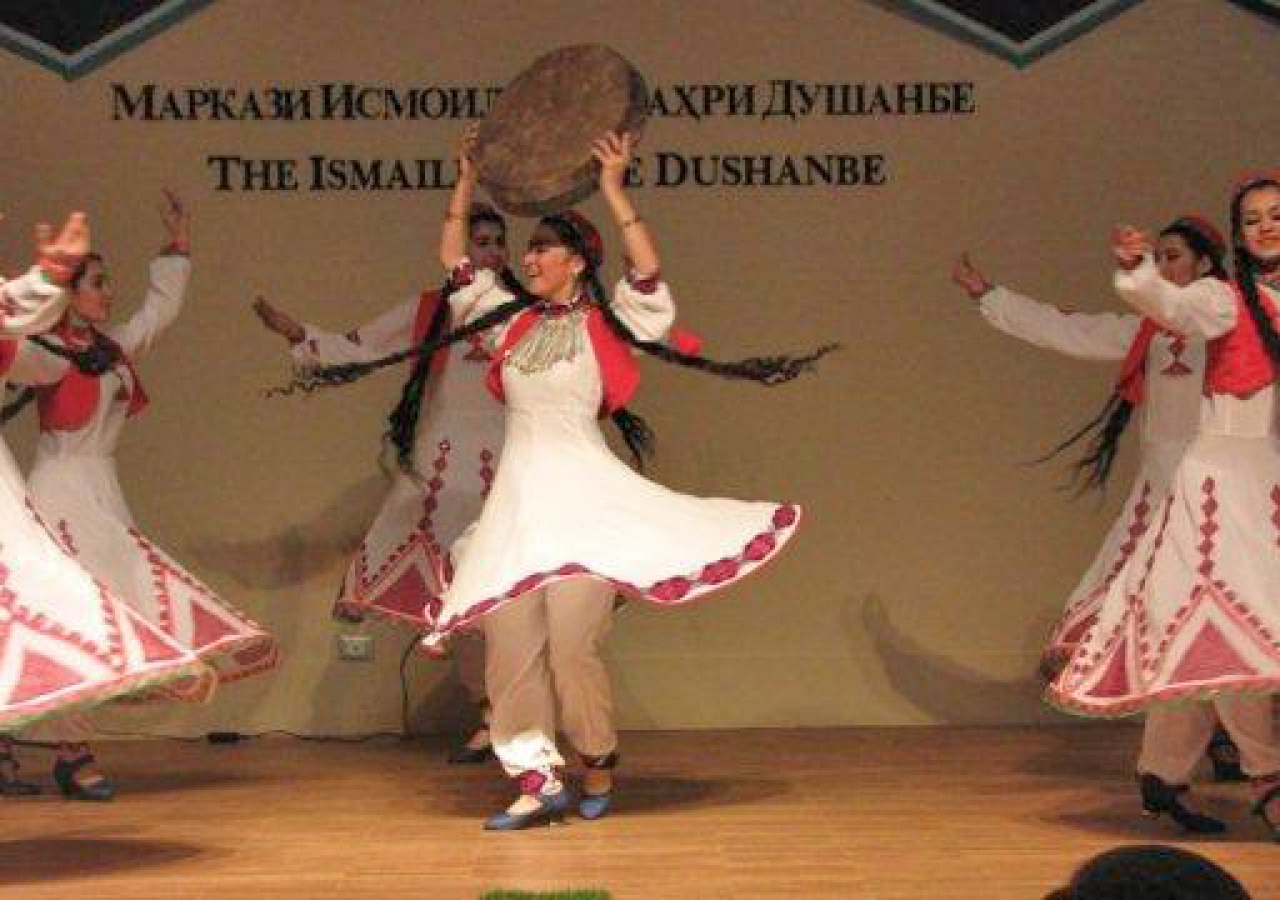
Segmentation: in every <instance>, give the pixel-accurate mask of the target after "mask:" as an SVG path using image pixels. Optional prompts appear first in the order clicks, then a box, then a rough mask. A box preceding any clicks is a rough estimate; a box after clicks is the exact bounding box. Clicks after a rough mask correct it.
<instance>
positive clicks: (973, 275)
mask: <svg viewBox="0 0 1280 900" xmlns="http://www.w3.org/2000/svg"><path fill="white" fill-rule="evenodd" d="M951 280H952V281H954V282H955V283H956V284H958V285H960V287H962V288H964V292H965V293H966V294H968V295H969V299H971V300H978V299H980V298H981V297H982V295H983V294H985V293H987V291H989V290H991V282H990V281H988V280H987V276H985V275H983V274H982V270H981V269H979V268H978V267H977V266H975V265H974V264H973V263H972V262H971V261H970V260H969V254H968V252H967V251H966V252H964V253H961V254H960V258H959V259H958V260H956V264H955V266H954V267H953V268H952V269H951Z"/></svg>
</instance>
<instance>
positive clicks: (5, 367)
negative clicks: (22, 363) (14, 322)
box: [0, 339, 18, 378]
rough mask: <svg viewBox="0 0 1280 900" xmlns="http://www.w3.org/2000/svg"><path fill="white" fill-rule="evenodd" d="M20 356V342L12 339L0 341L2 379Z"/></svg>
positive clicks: (0, 375) (0, 371)
mask: <svg viewBox="0 0 1280 900" xmlns="http://www.w3.org/2000/svg"><path fill="white" fill-rule="evenodd" d="M17 355H18V342H17V341H15V340H12V339H6V340H0V378H3V377H4V376H5V374H7V373H8V371H9V368H10V367H11V366H12V365H13V360H14V357H16V356H17Z"/></svg>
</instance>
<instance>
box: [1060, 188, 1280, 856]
mask: <svg viewBox="0 0 1280 900" xmlns="http://www.w3.org/2000/svg"><path fill="white" fill-rule="evenodd" d="M1231 226H1232V227H1231V233H1232V246H1233V252H1234V256H1235V263H1236V283H1235V284H1234V285H1228V284H1226V283H1223V282H1220V281H1218V280H1216V279H1201V280H1199V281H1196V282H1193V283H1192V284H1189V285H1186V286H1178V285H1175V284H1173V283H1172V282H1170V281H1168V280H1166V279H1164V278H1161V277H1160V273H1159V271H1158V269H1157V268H1156V266H1155V265H1154V264H1153V263H1152V261H1151V259H1150V249H1151V247H1150V239H1149V238H1148V237H1147V236H1146V235H1145V234H1143V233H1141V232H1138V231H1134V230H1132V229H1123V230H1121V231H1119V232H1117V234H1116V237H1115V239H1114V242H1113V252H1114V254H1115V257H1116V260H1117V262H1118V263H1119V266H1120V269H1119V271H1118V272H1117V273H1116V278H1115V281H1116V288H1117V290H1118V292H1119V293H1120V296H1121V297H1122V298H1123V299H1124V300H1125V301H1126V302H1128V303H1129V304H1130V305H1132V306H1133V307H1134V308H1135V309H1137V310H1139V311H1140V312H1142V313H1143V314H1144V315H1146V316H1148V317H1150V318H1151V319H1152V320H1153V321H1154V322H1156V323H1158V325H1159V327H1163V328H1166V329H1168V330H1171V331H1174V332H1176V333H1178V334H1182V335H1185V336H1186V337H1187V338H1188V339H1197V338H1198V339H1201V340H1204V341H1207V342H1208V345H1207V349H1206V362H1205V377H1204V383H1203V384H1204V397H1203V399H1202V401H1201V409H1200V426H1199V429H1198V432H1197V434H1196V436H1195V438H1194V439H1193V440H1192V441H1191V443H1190V444H1189V445H1188V446H1187V447H1186V449H1185V451H1184V452H1181V453H1179V454H1178V455H1177V456H1175V457H1173V458H1170V459H1168V460H1164V461H1163V466H1162V468H1161V470H1160V473H1159V474H1161V475H1162V476H1163V481H1162V483H1161V485H1160V489H1159V490H1158V491H1156V490H1155V489H1153V494H1152V497H1151V500H1152V501H1154V502H1149V503H1148V505H1147V508H1146V509H1144V510H1142V512H1141V515H1140V518H1139V520H1138V522H1139V524H1138V525H1137V527H1135V529H1134V532H1133V534H1132V537H1131V540H1130V544H1129V546H1130V550H1129V552H1128V554H1127V556H1125V557H1124V558H1123V559H1122V560H1119V561H1118V564H1117V573H1116V576H1115V577H1114V578H1113V579H1112V580H1111V582H1110V583H1109V584H1108V585H1107V586H1106V587H1105V588H1104V589H1103V595H1102V597H1101V600H1100V602H1099V603H1098V605H1097V609H1096V613H1095V614H1094V616H1093V621H1092V622H1091V623H1090V624H1089V625H1088V626H1087V627H1086V629H1085V631H1084V633H1083V634H1082V635H1081V636H1080V638H1079V642H1078V644H1077V646H1076V648H1075V650H1074V651H1073V652H1072V655H1071V658H1070V660H1069V661H1068V663H1067V665H1066V667H1065V668H1064V669H1063V670H1062V672H1061V674H1059V675H1058V677H1057V678H1056V679H1054V681H1053V682H1052V683H1051V684H1050V686H1049V690H1048V697H1049V700H1050V701H1051V702H1053V703H1055V704H1057V705H1059V706H1061V707H1062V708H1064V709H1066V710H1068V711H1072V712H1077V713H1080V714H1083V715H1089V716H1115V715H1124V714H1127V713H1132V712H1135V711H1138V710H1140V709H1146V710H1147V728H1146V731H1145V733H1144V740H1143V747H1142V755H1141V757H1140V759H1139V764H1138V765H1139V770H1140V771H1141V772H1142V773H1143V774H1144V776H1151V777H1150V778H1147V777H1144V778H1143V784H1144V787H1145V786H1146V785H1147V784H1157V783H1158V784H1159V785H1160V786H1162V788H1169V789H1170V790H1173V791H1176V790H1177V787H1178V786H1181V785H1184V784H1185V783H1186V782H1187V780H1188V778H1189V777H1190V774H1191V770H1192V768H1193V767H1194V766H1195V763H1196V762H1197V760H1198V759H1199V757H1200V756H1201V754H1203V753H1204V750H1205V747H1206V745H1207V744H1208V742H1209V740H1210V736H1211V735H1212V733H1213V727H1214V717H1215V714H1216V716H1217V717H1218V718H1219V719H1220V720H1221V722H1222V724H1223V726H1225V728H1226V730H1227V732H1228V733H1229V734H1230V735H1231V737H1232V739H1233V740H1234V741H1235V743H1236V745H1237V746H1238V747H1239V751H1240V762H1241V767H1242V768H1243V769H1244V771H1245V773H1246V774H1248V775H1249V776H1250V778H1251V779H1252V782H1253V787H1254V792H1255V796H1256V804H1255V806H1254V811H1255V812H1256V813H1257V814H1258V815H1260V816H1261V817H1262V818H1263V820H1264V821H1265V822H1266V823H1267V825H1268V826H1269V827H1270V828H1271V830H1272V833H1273V834H1274V835H1275V836H1276V837H1277V838H1280V739H1278V738H1277V735H1276V729H1275V721H1274V716H1273V713H1272V703H1271V697H1270V696H1269V694H1273V693H1275V692H1276V691H1277V690H1280V603H1278V602H1277V595H1276V590H1277V585H1280V525H1277V523H1280V444H1278V443H1277V440H1276V438H1277V421H1276V388H1275V380H1276V361H1277V360H1278V359H1280V336H1278V335H1277V332H1276V328H1275V314H1276V308H1275V306H1276V296H1275V284H1276V283H1277V275H1278V274H1280V178H1277V177H1274V176H1260V177H1255V178H1250V179H1248V180H1246V181H1245V182H1244V183H1242V184H1241V185H1240V187H1239V188H1238V189H1237V191H1236V193H1235V195H1234V196H1233V198H1232V201H1231ZM1151 799H1153V798H1152V797H1151V796H1149V795H1144V800H1145V801H1150V800H1151ZM1165 799H1167V796H1166V797H1165ZM1146 805H1147V808H1148V809H1149V810H1150V811H1152V812H1158V811H1160V810H1159V808H1158V806H1159V803H1157V804H1156V805H1155V807H1154V808H1153V805H1152V804H1151V803H1150V802H1147V804H1146ZM1170 811H1172V810H1170Z"/></svg>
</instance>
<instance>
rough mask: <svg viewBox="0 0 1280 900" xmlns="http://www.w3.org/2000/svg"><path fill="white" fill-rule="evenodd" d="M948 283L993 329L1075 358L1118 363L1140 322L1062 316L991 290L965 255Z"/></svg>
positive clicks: (1025, 299) (998, 289) (1113, 316)
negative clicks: (974, 303)
mask: <svg viewBox="0 0 1280 900" xmlns="http://www.w3.org/2000/svg"><path fill="white" fill-rule="evenodd" d="M951 278H952V280H953V281H954V282H955V283H956V284H958V285H959V286H960V287H961V288H963V289H964V291H965V293H966V294H968V295H969V298H970V299H972V300H976V301H977V303H978V309H979V311H980V312H981V313H982V315H983V317H984V318H985V319H986V320H987V321H988V322H989V323H990V324H991V325H992V326H993V327H995V328H996V329H998V330H1000V331H1003V332H1004V333H1005V334H1007V335H1010V336H1011V337H1015V338H1018V339H1019V340H1023V341H1026V342H1027V343H1029V344H1035V345H1036V346H1037V347H1044V348H1046V349H1048V350H1055V351H1057V352H1058V353H1062V354H1065V355H1067V356H1072V357H1075V358H1077V359H1088V360H1121V359H1124V358H1125V356H1126V355H1127V353H1128V351H1129V345H1130V344H1132V343H1133V339H1134V337H1135V336H1136V335H1137V333H1138V327H1139V326H1140V325H1141V323H1142V317H1141V316H1138V315H1133V314H1128V315H1121V314H1116V313H1079V312H1064V311H1063V310H1060V309H1058V308H1057V307H1055V306H1051V305H1049V304H1047V303H1040V302H1038V301H1036V300H1032V299H1031V298H1030V297H1025V296H1023V295H1022V294H1019V293H1017V292H1015V291H1012V290H1010V289H1008V288H1006V287H1003V286H1001V285H993V284H992V283H991V282H990V281H988V280H987V278H986V276H985V275H984V274H983V273H982V271H981V270H980V269H979V268H978V267H977V266H975V265H974V264H973V263H972V262H970V260H969V255H968V254H967V253H966V254H964V255H962V256H961V257H960V259H959V261H958V262H957V263H956V266H955V269H953V270H952V273H951Z"/></svg>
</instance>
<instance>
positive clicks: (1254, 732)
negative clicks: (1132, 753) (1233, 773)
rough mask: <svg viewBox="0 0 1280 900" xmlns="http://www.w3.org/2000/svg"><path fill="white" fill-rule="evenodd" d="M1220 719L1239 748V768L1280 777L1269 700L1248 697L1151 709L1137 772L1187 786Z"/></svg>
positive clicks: (1279, 748) (1278, 738) (1279, 746)
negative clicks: (1148, 773)
mask: <svg viewBox="0 0 1280 900" xmlns="http://www.w3.org/2000/svg"><path fill="white" fill-rule="evenodd" d="M1218 719H1221V720H1222V727H1223V728H1225V729H1226V730H1227V734H1229V735H1230V736H1231V740H1233V741H1234V742H1235V744H1236V746H1237V747H1239V748H1240V768H1242V769H1243V770H1244V772H1245V774H1246V775H1248V776H1249V777H1250V778H1262V777H1264V776H1267V775H1272V774H1275V773H1277V772H1280V734H1278V733H1277V731H1276V714H1275V707H1274V706H1273V703H1272V698H1271V697H1269V696H1251V695H1248V694H1239V695H1236V696H1227V697H1219V698H1217V699H1215V700H1212V701H1210V702H1207V703H1192V704H1189V705H1186V706H1172V707H1156V708H1153V709H1152V710H1150V711H1149V712H1148V713H1147V723H1146V726H1145V728H1144V729H1143V731H1142V754H1141V756H1139V758H1138V770H1139V771H1142V772H1150V773H1151V774H1152V775H1155V776H1157V777H1159V778H1160V779H1161V780H1163V781H1166V782H1168V783H1169V784H1186V783H1188V782H1189V781H1190V780H1191V773H1192V771H1193V770H1194V769H1195V767H1196V763H1198V762H1199V761H1200V758H1201V757H1202V756H1203V755H1204V752H1205V749H1206V748H1207V747H1208V746H1209V740H1210V739H1211V738H1212V737H1213V732H1214V728H1215V726H1216V724H1217V720H1218Z"/></svg>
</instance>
